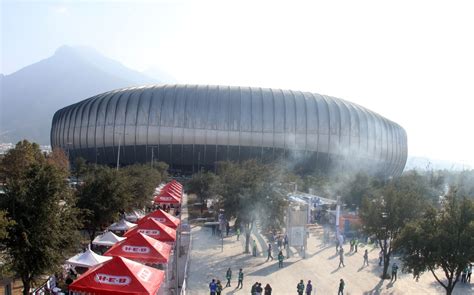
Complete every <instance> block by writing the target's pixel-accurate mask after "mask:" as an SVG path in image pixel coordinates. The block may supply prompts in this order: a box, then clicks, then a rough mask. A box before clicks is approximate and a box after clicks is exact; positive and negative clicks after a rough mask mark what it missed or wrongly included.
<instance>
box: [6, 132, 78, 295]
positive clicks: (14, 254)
mask: <svg viewBox="0 0 474 295" xmlns="http://www.w3.org/2000/svg"><path fill="white" fill-rule="evenodd" d="M0 167H1V168H0V170H1V175H2V178H3V181H4V182H5V186H4V189H5V195H4V196H3V198H2V199H1V201H0V205H1V206H0V207H1V209H2V210H4V211H6V212H7V213H8V217H9V218H11V220H12V221H13V222H14V224H10V226H8V227H7V235H6V236H3V237H2V242H1V243H2V245H4V246H5V254H6V261H7V264H8V265H9V268H10V269H11V270H12V271H13V272H14V273H15V274H17V275H18V276H19V277H20V278H21V280H22V282H23V288H24V289H23V294H29V289H30V286H31V285H32V283H33V282H34V280H35V279H36V278H37V277H38V276H40V275H43V274H47V273H50V272H53V271H55V270H57V269H58V268H59V266H60V265H61V263H62V262H63V261H64V259H65V257H66V256H67V255H69V254H70V253H72V251H73V250H75V249H76V248H77V246H78V240H79V235H78V231H77V228H78V227H79V226H80V224H79V222H78V219H77V215H78V211H77V210H76V208H75V201H76V200H75V198H74V196H73V194H72V193H71V191H70V190H69V188H68V186H67V182H66V181H65V179H66V177H67V176H68V171H67V170H65V169H64V165H58V162H57V161H55V160H54V159H53V160H48V159H47V158H46V157H45V156H44V155H43V154H42V153H41V151H40V149H39V147H38V145H37V144H34V143H33V144H32V143H29V142H28V141H22V142H19V143H18V144H17V145H16V147H15V148H14V149H12V150H10V151H9V152H8V153H7V154H6V155H5V157H4V158H3V159H2V162H1V164H0Z"/></svg>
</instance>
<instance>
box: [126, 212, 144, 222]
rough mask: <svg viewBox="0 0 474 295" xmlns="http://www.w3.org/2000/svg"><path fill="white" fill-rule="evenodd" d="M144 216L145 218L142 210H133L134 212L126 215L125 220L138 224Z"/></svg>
mask: <svg viewBox="0 0 474 295" xmlns="http://www.w3.org/2000/svg"><path fill="white" fill-rule="evenodd" d="M143 216H145V214H144V212H143V211H142V210H133V211H132V212H129V213H125V219H126V220H128V221H131V222H136V221H137V220H139V219H140V218H143Z"/></svg>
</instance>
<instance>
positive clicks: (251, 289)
mask: <svg viewBox="0 0 474 295" xmlns="http://www.w3.org/2000/svg"><path fill="white" fill-rule="evenodd" d="M257 286H258V282H255V284H253V285H252V288H250V295H255V293H256V292H257Z"/></svg>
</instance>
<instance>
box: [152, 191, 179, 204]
mask: <svg viewBox="0 0 474 295" xmlns="http://www.w3.org/2000/svg"><path fill="white" fill-rule="evenodd" d="M153 202H155V203H160V204H180V203H181V200H180V199H179V198H177V197H176V196H174V195H172V194H170V193H168V192H165V193H163V192H162V193H160V194H159V195H158V196H155V197H154V198H153Z"/></svg>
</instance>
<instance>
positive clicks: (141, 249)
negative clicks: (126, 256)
mask: <svg viewBox="0 0 474 295" xmlns="http://www.w3.org/2000/svg"><path fill="white" fill-rule="evenodd" d="M122 250H123V252H127V253H150V248H148V247H145V246H129V245H125V246H123V247H122Z"/></svg>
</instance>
